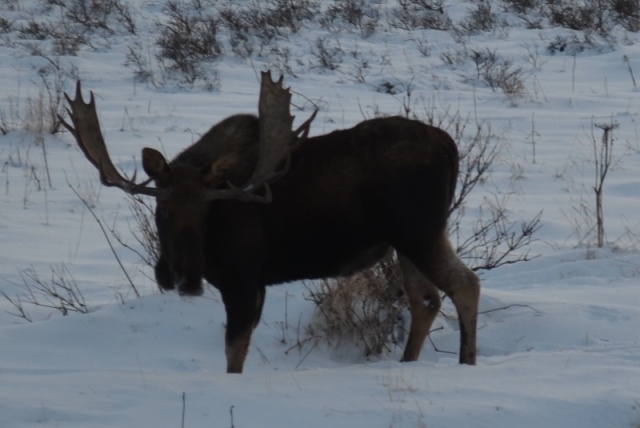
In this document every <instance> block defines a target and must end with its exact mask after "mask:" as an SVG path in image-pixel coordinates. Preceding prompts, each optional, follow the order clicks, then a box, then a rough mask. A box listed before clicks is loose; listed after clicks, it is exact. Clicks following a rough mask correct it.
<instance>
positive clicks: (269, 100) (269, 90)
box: [208, 71, 318, 202]
mask: <svg viewBox="0 0 640 428" xmlns="http://www.w3.org/2000/svg"><path fill="white" fill-rule="evenodd" d="M283 79H284V76H280V79H278V81H277V82H274V81H273V79H272V78H271V72H270V71H263V72H262V73H261V84H260V99H259V101H258V116H259V119H260V142H259V144H260V154H259V157H258V163H257V165H256V169H255V170H254V171H253V174H252V175H251V178H250V179H249V181H248V182H247V184H246V185H245V186H244V188H242V189H239V188H237V187H234V186H233V185H231V186H232V188H231V189H230V190H211V191H210V193H209V195H208V197H209V199H228V198H235V199H239V200H245V201H257V202H270V201H271V190H270V188H269V183H273V182H274V181H275V180H277V179H279V178H280V177H282V176H283V175H284V174H286V173H287V171H288V170H289V167H290V163H291V159H290V155H291V152H292V151H293V150H295V149H296V148H297V147H298V146H299V145H300V144H301V143H302V142H303V141H304V140H305V139H306V138H307V136H308V135H309V128H310V126H311V122H312V121H313V119H315V117H316V114H317V113H318V110H317V109H316V110H315V111H314V112H313V114H312V115H311V117H309V118H308V119H307V120H306V121H305V122H304V123H303V124H302V125H300V127H298V129H296V130H295V131H293V130H292V129H291V126H292V125H293V116H291V113H290V111H289V104H290V103H291V92H290V91H289V89H285V88H284V87H283V86H282V81H283ZM283 163H284V165H283ZM262 187H264V189H265V194H264V196H260V195H256V194H255V193H254V192H256V191H257V190H259V189H260V188H262Z"/></svg>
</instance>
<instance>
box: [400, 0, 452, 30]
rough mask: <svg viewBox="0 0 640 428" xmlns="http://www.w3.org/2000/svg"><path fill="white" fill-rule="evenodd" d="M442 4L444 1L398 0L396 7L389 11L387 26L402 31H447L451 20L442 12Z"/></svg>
mask: <svg viewBox="0 0 640 428" xmlns="http://www.w3.org/2000/svg"><path fill="white" fill-rule="evenodd" d="M444 3H445V2H444V0H433V1H431V0H398V6H397V7H395V8H392V9H391V17H390V19H389V25H390V26H391V27H393V28H400V29H403V30H415V29H418V28H422V29H432V30H448V29H450V28H451V20H450V19H449V17H448V16H447V15H446V14H445V12H444Z"/></svg>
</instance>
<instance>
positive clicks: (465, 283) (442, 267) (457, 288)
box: [418, 233, 480, 364]
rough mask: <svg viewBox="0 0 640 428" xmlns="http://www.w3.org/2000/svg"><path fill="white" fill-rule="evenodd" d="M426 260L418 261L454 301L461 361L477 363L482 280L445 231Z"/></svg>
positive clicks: (420, 267)
mask: <svg viewBox="0 0 640 428" xmlns="http://www.w3.org/2000/svg"><path fill="white" fill-rule="evenodd" d="M429 253H430V254H431V256H430V257H428V259H427V260H425V262H424V263H421V264H420V265H418V267H419V269H420V270H421V271H422V272H424V273H425V274H426V275H427V277H428V278H429V279H431V280H432V281H433V283H434V284H435V285H436V287H438V288H439V289H440V290H442V291H444V292H445V293H446V294H447V296H449V298H450V299H451V301H452V302H453V305H454V306H455V308H456V312H457V313H458V322H459V324H460V356H459V357H460V364H475V363H476V329H477V322H478V302H479V300H480V280H479V278H478V276H477V275H476V274H475V273H474V272H473V271H472V270H471V269H469V268H468V267H467V266H466V265H465V264H464V263H463V262H462V261H461V260H460V259H459V258H458V256H457V254H456V252H455V250H454V249H453V248H452V246H451V243H450V242H449V238H448V237H447V236H446V234H445V233H443V234H442V235H441V236H440V238H439V240H438V241H437V242H436V245H434V246H433V247H432V250H431V251H430V252H429Z"/></svg>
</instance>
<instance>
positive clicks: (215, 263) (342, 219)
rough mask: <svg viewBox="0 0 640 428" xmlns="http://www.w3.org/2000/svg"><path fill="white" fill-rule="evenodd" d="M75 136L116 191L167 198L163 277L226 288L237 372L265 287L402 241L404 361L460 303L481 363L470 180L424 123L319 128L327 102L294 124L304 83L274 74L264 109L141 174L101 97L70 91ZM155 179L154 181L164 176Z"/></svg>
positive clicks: (176, 284) (333, 268)
mask: <svg viewBox="0 0 640 428" xmlns="http://www.w3.org/2000/svg"><path fill="white" fill-rule="evenodd" d="M65 96H66V100H67V103H68V109H67V113H68V116H69V117H70V121H71V123H69V122H67V121H65V120H64V119H62V118H61V119H62V123H63V124H64V126H65V127H66V128H67V129H68V130H69V131H70V132H71V134H72V135H73V136H74V137H75V139H76V141H77V143H78V145H79V147H80V148H81V149H82V151H83V152H84V154H85V156H86V157H87V158H88V160H89V161H90V162H91V163H93V165H94V166H95V167H96V168H97V169H98V171H99V173H100V180H101V182H102V184H103V185H105V186H114V187H117V188H120V189H122V190H123V191H124V192H127V193H129V194H143V195H150V196H152V197H154V198H155V199H156V211H155V221H156V226H157V232H158V237H159V242H160V257H159V260H158V261H157V265H156V266H155V277H156V280H157V283H158V286H159V287H160V288H161V289H163V290H173V289H177V292H178V293H179V294H180V295H184V296H197V295H200V294H201V293H202V292H203V286H202V280H203V279H205V280H206V281H207V282H209V283H210V284H212V285H213V286H215V287H216V288H217V289H219V291H220V293H221V296H222V300H223V302H224V305H225V309H226V317H227V318H226V319H227V323H226V334H225V345H226V348H225V350H226V358H227V372H228V373H241V372H242V370H243V366H244V362H245V359H246V356H247V353H248V350H249V345H250V340H251V335H252V333H253V330H254V329H255V328H256V326H257V324H258V322H259V320H260V317H261V313H262V308H263V303H264V298H265V292H266V286H268V285H274V284H280V283H284V282H290V281H296V280H301V279H317V278H327V277H338V276H344V275H350V274H353V273H355V272H357V271H360V270H362V269H365V268H367V267H370V266H372V265H373V264H375V262H377V261H378V260H380V259H381V258H382V257H384V256H385V255H386V254H387V253H388V252H389V251H391V250H395V252H396V254H397V258H398V263H399V265H400V268H401V272H402V276H403V284H402V289H403V291H404V293H405V295H406V297H407V300H408V303H409V309H410V313H411V325H410V331H409V336H408V340H407V343H406V347H405V349H404V354H403V356H402V361H415V360H417V359H418V357H419V355H420V351H421V349H422V346H423V344H424V341H425V338H426V337H427V335H428V333H429V329H430V327H431V324H432V323H433V321H434V319H435V317H436V316H437V315H438V312H439V309H440V306H441V292H444V293H445V294H446V295H447V296H448V297H449V298H450V299H451V301H452V302H453V304H454V306H455V308H456V311H457V314H458V320H459V325H460V353H459V362H460V363H461V364H475V361H476V328H477V327H476V326H477V317H478V300H479V295H480V283H479V279H478V277H477V276H476V275H475V274H474V273H473V271H472V270H470V269H469V268H468V267H467V266H466V265H465V264H464V263H463V262H462V261H461V260H460V259H459V258H458V257H457V255H456V253H455V250H454V249H453V247H452V245H451V243H450V241H449V239H448V236H447V233H446V226H447V220H448V215H449V210H450V207H451V203H452V200H453V197H454V191H455V187H456V181H457V176H458V163H459V155H458V150H457V147H456V144H455V142H454V141H453V140H452V138H451V137H450V136H449V135H448V134H447V133H446V132H445V131H443V130H441V129H439V128H436V127H433V126H429V125H427V124H425V123H422V122H420V121H418V120H412V119H408V118H403V117H385V118H376V119H370V120H365V121H363V122H361V123H360V124H358V125H356V126H354V127H353V128H350V129H344V130H336V131H333V132H331V133H329V134H326V135H321V136H315V137H309V136H308V134H309V129H310V125H311V122H312V121H313V119H314V117H315V114H316V113H317V110H316V111H315V112H314V113H313V114H312V115H311V117H309V119H307V120H306V121H305V122H304V123H303V124H302V125H301V126H299V127H298V128H297V129H296V130H293V129H292V124H293V119H294V118H293V117H292V116H291V113H290V102H291V92H290V90H289V89H288V88H284V87H283V78H282V77H280V79H279V80H278V81H274V80H273V79H272V77H271V74H270V72H263V73H262V76H261V88H260V96H259V103H258V116H257V117H256V116H255V115H250V114H239V115H235V116H231V117H229V118H227V119H224V120H222V121H221V122H220V123H218V124H217V125H215V126H213V127H212V128H211V129H210V130H209V131H208V132H207V133H205V134H204V135H203V136H202V138H200V140H199V141H197V142H196V143H195V144H193V145H192V146H190V147H188V148H187V149H186V150H184V151H183V152H182V153H180V154H178V156H177V157H175V159H173V160H172V161H170V162H169V161H167V160H166V159H165V157H164V156H163V155H162V154H161V153H160V152H159V151H157V150H155V149H152V148H144V149H143V150H142V166H143V169H144V171H145V172H146V174H147V175H148V176H149V179H148V180H146V181H144V182H140V183H136V180H135V176H134V177H132V178H128V177H125V176H124V175H122V174H121V173H120V172H118V170H117V169H116V167H115V166H114V165H113V163H112V161H111V160H110V158H109V154H108V151H107V148H106V146H105V142H104V138H103V136H102V132H101V130H100V124H99V122H98V115H97V112H96V104H95V99H94V95H93V92H91V94H90V100H89V102H85V101H84V100H83V97H82V90H81V85H80V82H79V81H78V83H77V85H76V95H75V99H72V98H71V97H70V96H69V95H67V94H65ZM152 182H153V184H154V185H151V184H152Z"/></svg>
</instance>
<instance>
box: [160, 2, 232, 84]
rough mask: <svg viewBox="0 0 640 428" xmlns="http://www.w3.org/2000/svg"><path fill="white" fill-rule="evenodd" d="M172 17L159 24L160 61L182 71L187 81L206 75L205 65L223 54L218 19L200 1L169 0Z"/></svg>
mask: <svg viewBox="0 0 640 428" xmlns="http://www.w3.org/2000/svg"><path fill="white" fill-rule="evenodd" d="M164 12H165V14H166V15H167V17H168V19H167V21H166V22H162V23H158V25H157V27H158V33H159V34H160V36H159V37H158V38H157V39H156V43H157V45H158V47H159V48H160V51H159V53H158V60H159V61H160V63H161V64H162V65H163V67H164V68H165V70H167V71H169V72H170V73H171V72H178V73H179V74H180V75H181V76H182V78H183V80H184V81H185V82H186V83H189V84H193V83H194V82H195V81H196V80H197V79H202V78H205V77H206V76H205V73H204V71H203V69H202V67H201V65H202V63H203V62H205V61H212V60H214V59H216V58H218V56H219V55H220V53H221V48H220V45H219V43H218V40H217V37H216V35H217V29H218V21H217V19H216V17H215V16H214V15H213V14H211V13H208V12H207V11H206V10H205V8H204V6H203V5H202V4H201V3H200V2H199V1H198V0H192V2H191V3H190V5H185V4H183V3H182V2H178V1H175V0H169V1H168V2H167V3H166V5H165V9H164Z"/></svg>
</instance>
